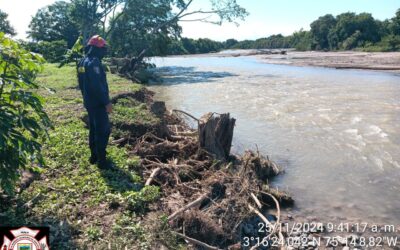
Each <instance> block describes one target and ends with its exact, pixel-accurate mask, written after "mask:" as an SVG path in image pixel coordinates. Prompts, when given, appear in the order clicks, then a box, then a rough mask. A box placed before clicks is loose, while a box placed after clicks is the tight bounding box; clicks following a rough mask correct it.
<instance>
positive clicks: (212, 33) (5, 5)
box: [0, 0, 400, 41]
mask: <svg viewBox="0 0 400 250" xmlns="http://www.w3.org/2000/svg"><path fill="white" fill-rule="evenodd" d="M55 1H56V0H0V9H1V10H2V11H4V12H6V13H8V14H9V20H10V22H11V24H12V25H13V26H14V28H15V29H16V31H17V32H18V35H17V38H20V39H25V38H26V31H27V30H28V25H29V23H30V20H31V18H32V16H33V15H35V13H36V12H37V10H38V9H40V8H42V7H44V6H46V5H49V4H52V3H54V2H55ZM209 2H210V0H195V1H194V2H193V3H194V4H193V6H192V7H191V10H197V9H202V10H207V9H209ZM237 2H238V3H239V4H240V5H241V6H242V7H244V8H245V9H246V10H247V11H248V12H249V16H247V17H246V19H245V21H241V22H239V23H240V25H239V26H236V25H235V24H233V23H224V24H222V25H221V26H219V25H213V24H209V23H201V22H181V26H182V28H183V34H182V36H184V37H190V38H196V39H197V38H201V37H202V38H205V37H206V38H210V39H213V40H218V41H224V40H226V39H229V38H235V39H237V40H244V39H257V38H261V37H267V36H270V35H272V34H279V33H280V34H283V35H290V34H292V33H293V32H294V31H298V30H300V29H304V30H308V29H309V27H310V23H311V22H312V21H314V20H316V19H317V18H318V17H320V16H323V15H325V14H328V13H329V14H333V15H337V14H340V13H343V12H348V11H351V12H356V13H361V12H368V13H371V14H372V15H373V16H374V18H377V19H380V20H384V19H387V18H391V17H393V16H394V15H395V12H396V10H397V9H399V8H400V0H237ZM189 11H190V10H189Z"/></svg>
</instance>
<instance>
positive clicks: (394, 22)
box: [390, 9, 400, 35]
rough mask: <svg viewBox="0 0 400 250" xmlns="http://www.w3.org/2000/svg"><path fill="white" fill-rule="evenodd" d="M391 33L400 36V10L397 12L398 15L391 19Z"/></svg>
mask: <svg viewBox="0 0 400 250" xmlns="http://www.w3.org/2000/svg"><path fill="white" fill-rule="evenodd" d="M390 31H391V33H392V34H393V35H400V9H398V10H397V12H396V15H395V16H394V17H393V18H392V19H391V23H390Z"/></svg>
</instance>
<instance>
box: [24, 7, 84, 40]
mask: <svg viewBox="0 0 400 250" xmlns="http://www.w3.org/2000/svg"><path fill="white" fill-rule="evenodd" d="M72 10H73V5H72V4H71V3H67V2H64V1H57V2H55V3H54V4H51V5H49V6H46V7H44V8H42V9H39V10H38V12H37V13H36V15H35V16H33V17H32V20H31V23H30V25H29V28H30V30H29V31H28V34H29V37H31V38H32V39H33V41H35V42H37V41H45V42H54V41H60V40H64V41H66V43H67V45H68V46H69V47H71V46H72V45H73V44H74V42H75V41H76V39H77V38H78V36H79V30H78V27H77V25H76V24H75V22H74V21H73V16H72Z"/></svg>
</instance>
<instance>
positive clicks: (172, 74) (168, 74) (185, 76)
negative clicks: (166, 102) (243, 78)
mask: <svg viewBox="0 0 400 250" xmlns="http://www.w3.org/2000/svg"><path fill="white" fill-rule="evenodd" d="M155 72H156V73H157V74H159V75H160V76H161V79H162V81H163V82H162V83H160V84H154V85H176V84H182V83H186V84H187V83H203V82H214V81H217V80H218V79H221V78H225V77H234V76H238V75H237V74H233V73H230V72H215V71H197V70H196V68H195V67H179V66H166V67H160V68H156V71H155Z"/></svg>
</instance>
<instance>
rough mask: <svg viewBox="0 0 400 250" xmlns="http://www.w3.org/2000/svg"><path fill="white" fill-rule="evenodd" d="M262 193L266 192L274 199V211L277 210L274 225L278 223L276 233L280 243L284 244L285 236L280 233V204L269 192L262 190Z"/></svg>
mask: <svg viewBox="0 0 400 250" xmlns="http://www.w3.org/2000/svg"><path fill="white" fill-rule="evenodd" d="M262 193H263V194H266V195H268V196H270V197H271V198H272V199H273V200H274V201H275V204H276V211H277V214H276V223H275V225H278V227H279V233H278V235H279V239H280V242H282V245H283V246H284V245H285V237H283V234H282V227H281V226H280V218H281V209H280V206H279V201H278V200H277V199H276V198H275V196H273V195H272V194H269V193H267V192H262ZM283 246H282V248H283V249H284V247H283Z"/></svg>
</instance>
